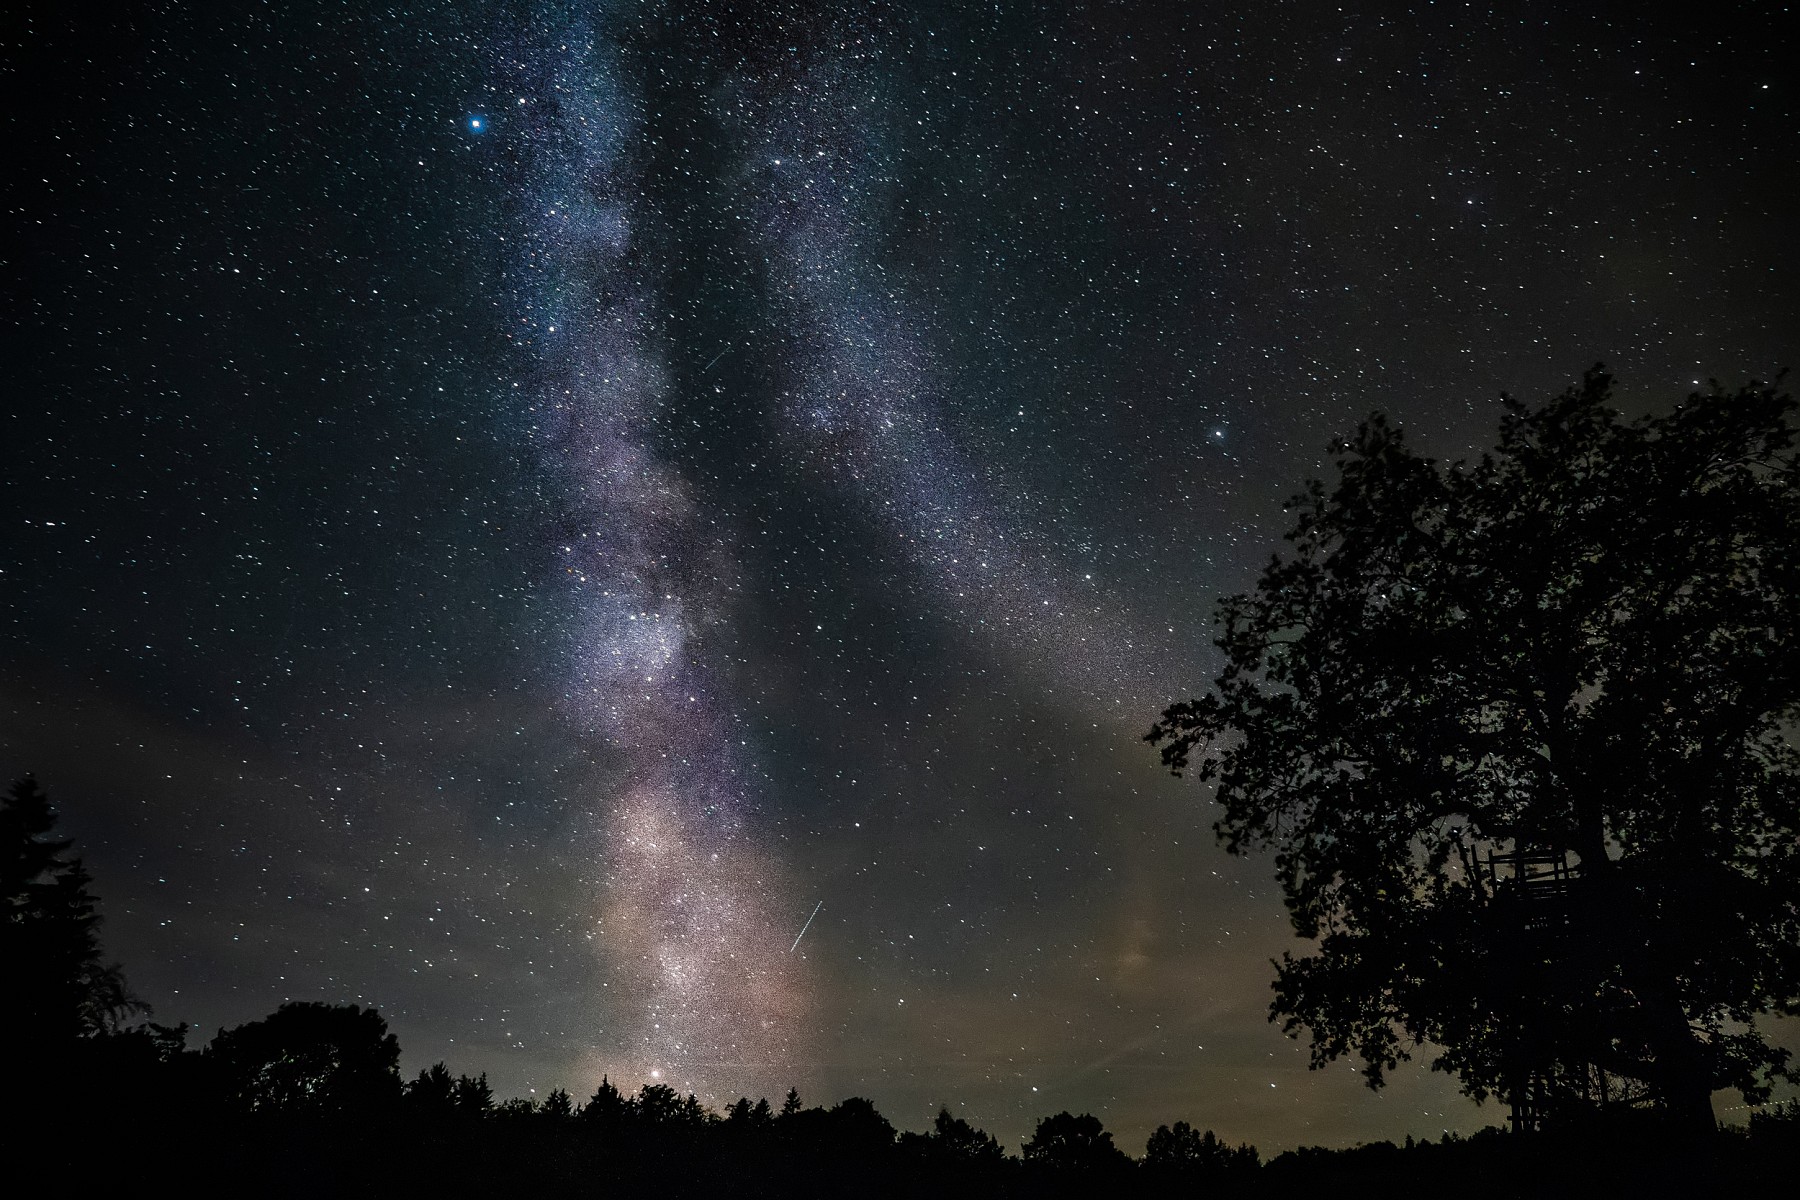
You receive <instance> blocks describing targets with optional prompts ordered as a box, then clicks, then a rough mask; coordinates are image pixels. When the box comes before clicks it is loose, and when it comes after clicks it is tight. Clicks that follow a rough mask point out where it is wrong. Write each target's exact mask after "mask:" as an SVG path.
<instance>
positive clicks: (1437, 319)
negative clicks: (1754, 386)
mask: <svg viewBox="0 0 1800 1200" xmlns="http://www.w3.org/2000/svg"><path fill="white" fill-rule="evenodd" d="M1675 7H1678V6H1673V5H1646V4H1643V3H1639V2H1634V3H1629V4H1625V3H1619V4H1611V3H1594V4H1567V3H1519V4H1509V5H1498V6H1494V7H1492V8H1491V9H1489V8H1487V7H1485V6H1481V5H1467V4H1461V3H1455V4H1452V3H1436V4H1429V3H1418V4H1412V5H1401V4H1394V5H1376V6H1365V7H1362V8H1360V9H1359V8H1357V7H1355V6H1349V7H1340V6H1338V5H1336V4H1320V3H1270V2H1267V0H1258V2H1255V3H1236V4H1201V3H1195V4H1183V5H1167V6H1162V5H1153V4H1123V3H1121V4H1086V5H1081V4H1067V5H1063V4H1046V3H1033V4H1007V3H996V4H987V5H976V4H961V5H932V4H918V5H881V6H877V5H871V6H865V5H861V4H853V3H843V4H838V5H828V6H825V7H824V8H822V9H818V10H814V9H810V8H806V7H803V6H789V5H775V4H762V3H746V4H742V5H733V4H706V3H689V4H668V5H658V4H651V3H643V4H633V3H617V4H604V3H594V4H560V3H542V4H526V3H510V4H509V3H498V4H468V3H449V2H443V3H414V4H407V5H399V6H394V7H391V8H384V7H382V6H380V5H377V4H373V3H320V2H308V0H280V2H278V3H276V2H267V3H232V4H175V3H143V4H135V5H125V6H123V7H117V8H114V9H109V8H108V6H105V5H94V6H89V5H75V4H68V3H62V2H60V0H59V2H57V3H48V2H41V0H40V2H34V3H26V4H24V5H22V6H19V5H9V6H8V9H9V13H8V15H7V16H6V17H5V18H4V22H5V23H4V41H5V45H4V50H3V53H4V69H5V80H6V85H7V88H8V92H9V98H8V101H7V105H6V111H5V122H6V129H7V141H8V146H7V159H8V165H7V167H6V168H5V170H4V171H3V172H0V189H3V194H4V204H3V205H0V208H3V210H4V214H5V220H6V222H7V233H6V252H5V257H6V260H7V262H8V268H9V269H8V270H7V271H6V272H5V278H6V286H7V288H8V293H9V294H8V296H7V298H6V300H7V302H6V308H5V318H6V320H5V338H6V343H5V355H4V362H5V382H4V384H0V395H3V396H4V402H3V403H0V446H4V449H5V460H6V485H5V490H4V502H3V504H0V520H3V521H4V524H3V525H0V528H3V529H4V533H3V534H0V571H3V574H0V771H3V772H4V773H5V775H6V776H7V777H8V778H11V777H14V776H17V775H19V774H22V773H23V772H25V771H28V770H29V771H35V772H36V773H37V774H38V776H39V778H40V780H41V781H42V782H43V783H44V784H45V786H46V787H47V788H48V789H49V792H50V795H51V797H52V800H53V801H54V802H55V803H56V804H57V805H58V807H59V808H61V809H62V810H63V812H64V814H65V817H64V821H65V828H66V829H67V830H68V831H69V832H70V833H72V834H74V835H75V836H77V837H78V838H79V844H78V850H79V852H80V853H82V854H83V855H84V857H85V859H86V861H87V864H88V866H89V868H90V869H91V870H92V872H93V873H94V875H95V889H96V891H97V892H98V893H99V895H100V896H101V898H102V901H103V909H104V912H105V914H106V926H105V929H104V936H105V942H106V947H107V951H108V953H109V955H110V956H112V957H114V958H117V959H119V960H120V961H122V962H123V963H124V965H125V967H126V969H127V971H128V974H129V977H130V979H131V981H132V982H133V984H134V985H135V987H136V989H137V990H138V991H139V992H140V993H141V994H142V995H143V996H144V998H145V999H147V1000H149V1001H150V1002H151V1003H152V1004H154V1006H155V1009H156V1015H157V1017H158V1019H160V1020H163V1021H168V1022H174V1021H178V1020H187V1021H190V1022H192V1023H194V1024H195V1025H196V1026H197V1027H198V1030H199V1032H200V1034H201V1035H202V1036H210V1035H211V1033H212V1032H213V1031H214V1030H215V1029H216V1028H218V1027H219V1026H221V1025H235V1024H238V1023H241V1022H244V1021H249V1020H252V1019H254V1018H257V1017H260V1016H263V1015H265V1014H266V1013H268V1012H269V1011H271V1010H272V1009H273V1008H274V1007H275V1006H276V1005H277V1004H278V1003H280V1002H281V1001H283V1000H284V999H290V998H291V999H318V1000H327V1001H332V1002H342V1003H348V1002H356V1003H361V1004H373V1005H377V1006H379V1008H380V1009H381V1011H382V1013H383V1014H385V1015H386V1017H387V1018H388V1020H389V1021H390V1023H391V1025H392V1027H393V1029H394V1030H395V1032H396V1033H397V1034H398V1035H399V1037H400V1042H401V1045H402V1047H403V1049H404V1052H405V1056H404V1060H403V1064H402V1065H403V1069H404V1070H406V1071H407V1072H408V1073H409V1074H411V1073H414V1072H416V1071H417V1070H418V1069H419V1068H421V1067H423V1066H427V1065H429V1064H430V1063H432V1062H434V1061H437V1060H439V1059H443V1060H445V1061H447V1062H448V1063H449V1064H450V1066H451V1068H452V1069H453V1070H456V1071H466V1072H469V1073H471V1074H473V1073H476V1072H479V1071H485V1072H487V1074H488V1077H489V1079H490V1081H491V1082H492V1083H493V1085H494V1087H495V1090H496V1092H497V1093H498V1094H500V1095H502V1096H505V1095H514V1094H528V1092H529V1090H531V1089H535V1092H536V1094H537V1095H539V1096H542V1095H544V1094H545V1093H546V1092H548V1091H549V1090H550V1089H551V1088H553V1087H556V1086H558V1085H561V1086H564V1087H567V1088H568V1089H569V1090H570V1091H572V1092H574V1093H576V1095H577V1098H578V1099H579V1098H584V1097H585V1096H587V1095H588V1094H589V1093H591V1091H592V1090H593V1088H594V1086H595V1085H596V1084H597V1083H598V1082H599V1079H600V1077H601V1074H602V1073H603V1072H605V1073H608V1074H610V1075H611V1076H612V1078H613V1079H614V1080H615V1082H619V1083H621V1084H622V1085H623V1086H625V1087H627V1088H628V1089H634V1088H635V1087H636V1086H637V1085H638V1084H640V1083H642V1082H646V1081H650V1080H653V1079H655V1080H661V1081H664V1082H668V1083H671V1084H673V1085H674V1086H676V1087H678V1088H679V1089H681V1090H683V1091H687V1090H690V1089H691V1090H693V1091H696V1092H697V1093H698V1094H699V1095H700V1096H701V1098H702V1099H704V1100H706V1101H708V1102H709V1103H711V1104H712V1105H714V1106H715V1107H718V1106H721V1105H722V1104H723V1103H726V1102H729V1101H730V1100H731V1099H734V1098H735V1097H736V1096H737V1095H738V1094H739V1093H742V1092H747V1093H748V1094H749V1095H750V1096H752V1097H753V1098H754V1097H755V1096H758V1095H769V1096H771V1097H772V1098H774V1099H776V1100H777V1101H778V1100H779V1097H780V1095H781V1094H782V1093H783V1092H784V1091H785V1090H786V1089H787V1087H788V1086H790V1085H795V1086H797V1087H798V1088H799V1089H800V1092H801V1094H802V1096H803V1098H804V1099H805V1100H806V1101H807V1102H808V1103H816V1102H824V1103H830V1102H832V1101H835V1100H837V1099H841V1098H843V1097H844V1096H848V1095H864V1096H868V1097H869V1098H871V1099H873V1100H874V1101H875V1103H876V1105H877V1106H878V1107H879V1108H880V1109H881V1110H882V1111H883V1112H884V1113H885V1114H886V1115H888V1116H889V1117H890V1118H891V1119H892V1120H893V1121H894V1122H895V1124H896V1125H898V1126H901V1127H903V1128H913V1129H919V1128H924V1127H926V1126H927V1125H928V1123H929V1121H930V1118H931V1116H932V1114H933V1113H935V1111H936V1110H937V1107H938V1106H939V1105H948V1106H949V1107H951V1108H952V1109H953V1110H955V1111H958V1112H960V1113H961V1114H963V1115H965V1116H967V1117H968V1118H969V1119H970V1120H971V1121H973V1122H974V1123H975V1124H977V1125H979V1126H982V1127H984V1128H986V1129H988V1130H989V1131H990V1132H992V1133H994V1134H995V1135H997V1136H998V1137H999V1138H1000V1140H1001V1141H1002V1142H1005V1143H1006V1144H1008V1145H1009V1146H1010V1147H1012V1148H1014V1149H1016V1148H1017V1147H1018V1145H1019V1143H1020V1141H1021V1140H1022V1139H1023V1138H1024V1137H1025V1136H1027V1135H1028V1134H1029V1132H1030V1129H1031V1127H1032V1124H1033V1123H1034V1122H1035V1120H1036V1119H1037V1118H1038V1117H1041V1116H1044V1115H1048V1114H1050V1113H1054V1112H1057V1111H1059V1110H1063V1109H1068V1110H1072V1111H1075V1112H1081V1111H1091V1112H1093V1113H1095V1114H1096V1115H1098V1116H1100V1117H1101V1118H1102V1119H1103V1120H1104V1121H1105V1122H1106V1124H1107V1126H1108V1128H1110V1129H1112V1130H1114V1131H1115V1133H1116V1134H1117V1136H1118V1138H1119V1141H1120V1143H1121V1144H1122V1145H1123V1146H1125V1147H1126V1148H1128V1149H1130V1150H1133V1151H1137V1150H1139V1149H1140V1148H1141V1146H1142V1144H1143V1138H1144V1136H1145V1134H1146V1133H1147V1132H1148V1131H1149V1130H1150V1129H1151V1128H1152V1127H1153V1126H1155V1125H1156V1124H1159V1123H1163V1122H1172V1121H1174V1120H1177V1119H1185V1120H1188V1121H1190V1122H1192V1123H1193V1124H1194V1125H1195V1126H1196V1127H1197V1128H1211V1129H1214V1130H1217V1131H1218V1132H1219V1133H1220V1134H1221V1135H1222V1136H1226V1137H1228V1138H1230V1139H1232V1140H1240V1139H1247V1140H1252V1141H1255V1142H1256V1143H1258V1144H1259V1145H1260V1146H1262V1147H1263V1148H1264V1150H1265V1152H1268V1151H1272V1150H1278V1149H1281V1148H1283V1147H1286V1146H1293V1145H1297V1144H1301V1143H1319V1144H1347V1143H1350V1142H1354V1141H1357V1140H1361V1139H1370V1138H1377V1137H1392V1138H1396V1139H1398V1138H1400V1137H1402V1136H1403V1135H1405V1134H1408V1133H1412V1134H1415V1135H1431V1136H1436V1135H1437V1134H1438V1133H1439V1132H1440V1131H1441V1130H1444V1129H1462V1130H1470V1129H1474V1128H1478V1127H1479V1126H1481V1125H1483V1124H1488V1123H1497V1122H1499V1121H1500V1120H1501V1119H1502V1118H1503V1115H1504V1113H1503V1110H1501V1109H1499V1108H1497V1107H1495V1106H1493V1105H1489V1106H1488V1107H1486V1108H1483V1109H1478V1108H1476V1107H1475V1106H1474V1105H1473V1104H1471V1103H1470V1102H1468V1101H1466V1100H1463V1099H1461V1098H1459V1097H1458V1096H1457V1095H1456V1093H1455V1090H1454V1087H1453V1084H1452V1082H1451V1081H1450V1080H1449V1079H1447V1078H1446V1077H1444V1076H1442V1075H1438V1074H1433V1073H1430V1072H1428V1071H1426V1070H1425V1069H1424V1066H1423V1064H1422V1062H1420V1063H1419V1064H1417V1065H1415V1067H1414V1068H1412V1069H1408V1070H1405V1071H1402V1072H1400V1073H1399V1074H1398V1075H1397V1076H1396V1078H1395V1079H1394V1081H1393V1083H1392V1084H1391V1086H1390V1087H1389V1088H1388V1089H1386V1090H1385V1091H1384V1092H1382V1093H1380V1094H1378V1095H1377V1094H1372V1093H1370V1092H1369V1091H1367V1090H1366V1089H1365V1088H1364V1087H1363V1086H1362V1084H1361V1080H1360V1077H1359V1076H1358V1075H1357V1073H1356V1071H1355V1068H1354V1066H1353V1065H1352V1064H1350V1063H1341V1064H1338V1065H1336V1066H1334V1067H1333V1068H1331V1069H1329V1070H1327V1071H1324V1072H1317V1073H1309V1072H1308V1071H1307V1070H1306V1054H1305V1049H1304V1046H1303V1045H1302V1044H1300V1043H1296V1042H1293V1041H1290V1040H1288V1039H1286V1038H1285V1037H1284V1036H1283V1035H1282V1034H1281V1032H1280V1031H1279V1029H1278V1028H1276V1027H1274V1026H1271V1025H1269V1024H1268V1023H1267V1021H1266V1009H1267V1005H1268V1001H1269V998H1270V992H1269V986H1268V982H1269V979H1270V976H1271V973H1272V972H1271V968H1270V966H1269V962H1268V960H1269V959H1270V958H1271V957H1272V956H1275V955H1278V954H1280V953H1281V951H1282V950H1284V949H1287V948H1294V949H1299V948H1300V947H1299V946H1297V945H1296V944H1295V943H1294V942H1293V939H1292V937H1291V934H1290V932H1289V929H1288V926H1287V923H1286V918H1285V914H1284V911H1283V909H1282V906H1281V903H1280V897H1279V894H1278V892H1277V889H1276V888H1275V886H1274V883H1273V878H1272V870H1271V868H1270V865H1269V863H1268V862H1267V861H1264V860H1258V859H1248V860H1240V859H1234V858H1230V857H1228V856H1227V855H1225V853H1224V852H1223V851H1222V850H1220V849H1218V848H1217V847H1216V846H1215V845H1214V843H1213V840H1212V837H1211V834H1210V832H1209V826H1210V823H1211V821H1212V819H1213V813H1212V811H1211V810H1210V804H1209V801H1208V797H1207V795H1206V792H1205V790H1204V789H1203V788H1200V787H1199V786H1197V785H1195V784H1193V783H1192V782H1188V781H1178V780H1174V779H1170V778H1169V777H1168V776H1167V775H1166V774H1164V773H1163V772H1162V770H1161V768H1160V765H1159V764H1158V762H1157V759H1156V755H1155V753H1154V752H1153V751H1152V750H1150V749H1149V748H1147V747H1146V746H1144V745H1143V744H1142V743H1141V741H1140V738H1141V735H1142V734H1143V732H1144V730H1146V729H1147V728H1148V726H1149V725H1150V723H1151V721H1152V720H1153V719H1154V718H1155V716H1156V714H1157V713H1158V712H1159V711H1160V710H1161V708H1162V707H1163V706H1164V704H1166V703H1167V702H1169V701H1170V700H1174V699H1178V698H1184V697H1186V696H1188V695H1190V694H1193V693H1194V692H1196V691H1198V690H1200V689H1202V688H1203V687H1204V686H1205V683H1206V681H1207V680H1208V679H1209V678H1210V676H1211V674H1212V672H1213V671H1214V670H1216V668H1217V665H1218V662H1217V658H1216V655H1215V652H1214V651H1213V649H1212V647H1211V645H1210V643H1209V638H1210V630H1211V612H1212V605H1213V601H1214V598H1215V597H1216V596H1217V595H1219V594H1220V593H1221V592H1229V591H1236V590H1241V589H1244V588H1246V587H1247V586H1249V584H1250V583H1251V582H1252V581H1253V579H1254V576H1255V572H1256V571H1257V569H1258V568H1259V567H1260V565H1261V564H1262V562H1263V561H1265V560H1266V558H1267V557H1268V555H1269V553H1270V552H1271V551H1272V550H1274V549H1275V548H1276V547H1277V546H1278V545H1279V534H1280V532H1281V530H1282V529H1283V528H1285V519H1284V515H1283V512H1282V508H1281V504H1282V501H1283V499H1284V498H1286V497H1287V496H1288V495H1290V494H1292V493H1293V492H1294V491H1296V490H1297V489H1298V487H1299V485H1300V484H1301V482H1302V481H1303V480H1304V479H1305V478H1306V477H1307V476H1308V475H1311V474H1316V473H1318V472H1320V471H1321V470H1322V469H1323V468H1324V466H1325V448H1326V446H1327V444H1328V443H1329V442H1330V440H1331V439H1332V437H1334V436H1335V435H1338V434H1341V433H1345V432H1348V431H1349V430H1350V429H1352V428H1353V427H1354V425H1355V423H1356V421H1357V420H1358V418H1359V417H1361V416H1362V415H1364V414H1366V413H1367V412H1368V411H1370V410H1371V409H1374V408H1381V409H1384V410H1386V411H1388V412H1389V413H1391V414H1392V415H1393V416H1394V417H1395V419H1397V420H1398V421H1399V422H1400V423H1402V424H1403V425H1404V426H1405V427H1406V428H1407V429H1408V431H1409V433H1410V434H1411V435H1412V436H1413V437H1414V439H1415V440H1416V441H1418V442H1419V443H1421V444H1422V445H1424V446H1425V447H1426V448H1427V449H1428V450H1429V451H1430V452H1432V453H1435V454H1439V455H1442V456H1446V457H1459V456H1463V455H1468V454H1470V453H1472V452H1475V451H1478V450H1479V449H1480V447H1481V446H1482V445H1483V444H1485V443H1486V442H1488V441H1489V440H1490V439H1491V437H1492V434H1493V431H1494V429H1495V427H1496V425H1497V422H1498V418H1499V416H1500V413H1501V406H1500V403H1499V393H1500V391H1501V390H1503V389H1504V390H1507V391H1510V392H1512V393H1514V394H1517V395H1520V396H1522V397H1527V398H1532V399H1536V398H1541V397H1543V396H1546V395H1548V394H1549V393H1551V392H1554V391H1556V390H1559V389H1560V388H1561V387H1562V386H1564V385H1565V384H1566V383H1568V382H1569V381H1571V380H1572V379H1574V378H1576V377H1577V376H1578V375H1579V374H1580V372H1581V371H1582V369H1583V368H1585V367H1586V366H1588V365H1589V364H1591V363H1592V362H1594V361H1596V360H1604V361H1605V362H1606V363H1607V364H1608V365H1609V366H1610V367H1611V368H1612V369H1613V370H1614V371H1615V372H1616V373H1617V374H1618V375H1619V377H1620V380H1621V395H1622V397H1623V399H1624V401H1625V402H1626V403H1627V404H1629V405H1639V406H1648V405H1652V404H1667V403H1670V402H1673V401H1674V400H1676V399H1678V398H1679V397H1680V396H1681V395H1683V394H1685V393H1686V392H1687V391H1689V390H1692V389H1693V388H1694V387H1695V385H1696V383H1699V384H1702V385H1703V384H1704V382H1705V381H1706V380H1707V378H1708V377H1712V376H1716V377H1718V378H1719V379H1721V380H1722V381H1724V382H1726V383H1727V384H1735V383H1738V382H1741V381H1742V380H1744V379H1745V378H1746V377H1750V376H1760V377H1765V378H1766V377H1768V376H1769V375H1771V374H1772V373H1773V372H1775V371H1776V370H1779V369H1780V368H1781V367H1783V366H1785V365H1787V364H1788V363H1790V362H1793V361H1794V359H1795V357H1796V351H1797V342H1796V332H1797V331H1800V289H1797V288H1796V282H1797V280H1800V233H1797V230H1800V204H1797V203H1796V199H1795V198H1796V196H1800V166H1797V165H1796V163H1797V159H1796V145H1797V144H1800V139H1797V134H1800V126H1797V123H1796V112H1795V93H1794V82H1793V81H1794V79H1795V75H1794V62H1795V49H1796V40H1797V39H1796V38H1795V37H1794V33H1795V24H1794V19H1793V16H1792V14H1791V13H1790V12H1787V11H1785V10H1784V9H1783V7H1782V6H1778V5H1752V4H1745V5H1734V4H1729V3H1722V4H1696V5H1686V6H1679V7H1681V8H1685V9H1686V10H1687V15H1686V16H1685V17H1684V18H1680V19H1679V21H1678V22H1677V19H1675V18H1670V17H1667V16H1657V15H1655V14H1654V13H1653V12H1652V10H1653V9H1662V10H1666V9H1672V8H1675ZM809 914H812V917H811V923H810V925H808V924H807V922H808V919H809ZM803 929H804V936H799V935H801V933H802V930H803ZM797 937H798V942H797V944H796V938H797ZM196 1044H198V1039H196Z"/></svg>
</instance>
